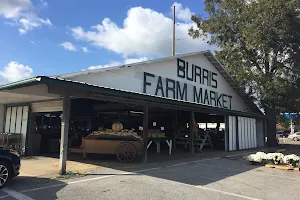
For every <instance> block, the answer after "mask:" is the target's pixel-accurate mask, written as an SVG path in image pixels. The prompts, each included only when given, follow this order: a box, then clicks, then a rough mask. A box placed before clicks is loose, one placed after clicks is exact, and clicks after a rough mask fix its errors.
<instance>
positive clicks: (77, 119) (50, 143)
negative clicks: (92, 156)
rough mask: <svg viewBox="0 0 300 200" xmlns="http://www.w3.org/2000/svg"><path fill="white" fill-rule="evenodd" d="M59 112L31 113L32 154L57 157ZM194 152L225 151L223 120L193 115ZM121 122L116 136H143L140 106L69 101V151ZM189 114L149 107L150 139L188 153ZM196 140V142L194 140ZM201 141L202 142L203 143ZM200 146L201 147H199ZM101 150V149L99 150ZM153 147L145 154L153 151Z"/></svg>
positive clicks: (110, 130) (173, 150)
mask: <svg viewBox="0 0 300 200" xmlns="http://www.w3.org/2000/svg"><path fill="white" fill-rule="evenodd" d="M61 117H62V112H47V113H33V115H32V119H31V121H32V122H34V123H31V127H30V133H31V143H32V153H33V155H50V154H56V155H57V156H58V154H59V149H60V138H61ZM194 119H195V122H196V124H197V126H198V127H196V128H195V133H194V138H195V142H194V143H195V152H200V151H206V150H209V149H214V150H221V151H224V150H225V117H224V116H223V115H217V114H216V113H205V112H203V113H198V112H195V114H194ZM115 122H121V123H122V126H123V127H122V130H120V131H119V134H124V133H125V132H132V133H134V134H136V135H137V136H140V137H142V132H143V106H142V104H139V103H135V104H134V103H126V102H110V101H101V100H92V99H72V100H71V114H70V124H69V140H68V141H69V142H68V147H69V148H70V149H76V148H80V146H81V145H82V138H88V137H89V136H90V135H92V134H93V133H95V132H96V133H100V132H101V131H102V132H107V133H112V132H114V131H112V125H113V124H114V123H115ZM189 123H190V112H189V111H184V110H180V109H177V110H175V109H174V108H168V107H163V108H162V107H157V106H149V121H148V132H149V135H148V137H149V139H148V141H151V139H153V138H159V139H160V140H162V141H163V140H164V139H170V140H173V146H172V152H178V151H180V152H187V153H188V152H189V145H190V143H189V140H188V138H189V132H190V127H189ZM197 138H198V139H199V141H197ZM203 141H204V142H203ZM202 144H204V145H203V147H201V148H200V146H201V145H202ZM99 148H101V147H99ZM160 148H161V152H168V149H169V148H170V147H168V144H167V143H164V142H162V143H161V147H160ZM156 150H157V148H156V145H155V144H153V145H151V146H150V147H149V149H148V151H150V152H156Z"/></svg>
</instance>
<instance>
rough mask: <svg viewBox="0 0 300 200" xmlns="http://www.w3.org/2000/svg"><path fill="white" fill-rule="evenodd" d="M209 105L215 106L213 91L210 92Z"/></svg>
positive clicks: (214, 93)
mask: <svg viewBox="0 0 300 200" xmlns="http://www.w3.org/2000/svg"><path fill="white" fill-rule="evenodd" d="M209 93H210V105H212V106H216V103H217V101H216V92H215V91H210V92H209Z"/></svg>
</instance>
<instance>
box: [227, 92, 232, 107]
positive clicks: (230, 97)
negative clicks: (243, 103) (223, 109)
mask: <svg viewBox="0 0 300 200" xmlns="http://www.w3.org/2000/svg"><path fill="white" fill-rule="evenodd" d="M228 98H229V109H231V99H232V96H230V95H228Z"/></svg>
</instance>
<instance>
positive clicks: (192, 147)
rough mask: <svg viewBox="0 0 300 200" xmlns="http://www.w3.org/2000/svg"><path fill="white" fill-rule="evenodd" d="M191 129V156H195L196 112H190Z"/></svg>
mask: <svg viewBox="0 0 300 200" xmlns="http://www.w3.org/2000/svg"><path fill="white" fill-rule="evenodd" d="M189 128H190V135H189V140H190V142H189V143H190V154H191V155H194V153H195V147H194V112H193V111H191V112H190V123H189Z"/></svg>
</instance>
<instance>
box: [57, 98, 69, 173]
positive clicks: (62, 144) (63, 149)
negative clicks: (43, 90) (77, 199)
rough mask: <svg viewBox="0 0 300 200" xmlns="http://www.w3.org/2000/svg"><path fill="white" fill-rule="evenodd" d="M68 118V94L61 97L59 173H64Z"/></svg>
mask: <svg viewBox="0 0 300 200" xmlns="http://www.w3.org/2000/svg"><path fill="white" fill-rule="evenodd" d="M69 119H70V96H69V95H64V97H63V113H62V119H61V139H60V155H59V174H60V175H64V174H66V165H67V152H68V134H69Z"/></svg>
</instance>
